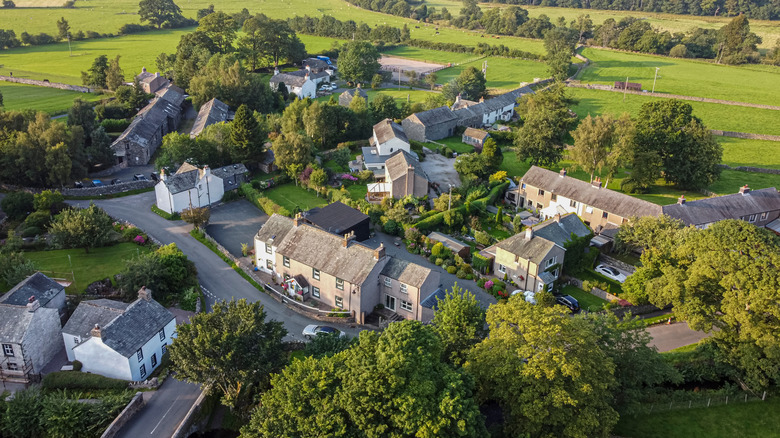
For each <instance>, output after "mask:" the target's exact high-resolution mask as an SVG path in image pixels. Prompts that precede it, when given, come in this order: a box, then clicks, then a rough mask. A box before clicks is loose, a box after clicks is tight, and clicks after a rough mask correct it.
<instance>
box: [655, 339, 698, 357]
mask: <svg viewBox="0 0 780 438" xmlns="http://www.w3.org/2000/svg"><path fill="white" fill-rule="evenodd" d="M700 345H701V341H699V342H696V343H694V344H689V345H683V346H682V347H677V348H675V349H673V350H669V351H664V352H662V353H661V354H667V355H668V354H677V353H690V352H692V351H695V350H696V349H697V348H699V346H700Z"/></svg>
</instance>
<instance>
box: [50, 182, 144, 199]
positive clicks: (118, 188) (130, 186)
mask: <svg viewBox="0 0 780 438" xmlns="http://www.w3.org/2000/svg"><path fill="white" fill-rule="evenodd" d="M155 184H157V183H156V182H155V181H152V180H145V181H127V182H121V183H118V184H113V185H105V186H102V187H84V188H81V189H77V188H71V187H68V188H64V189H60V193H62V195H63V196H94V197H95V198H100V197H101V196H105V195H115V194H117V193H124V192H129V191H130V190H138V189H148V188H151V187H154V186H155Z"/></svg>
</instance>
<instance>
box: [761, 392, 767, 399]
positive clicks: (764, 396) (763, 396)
mask: <svg viewBox="0 0 780 438" xmlns="http://www.w3.org/2000/svg"><path fill="white" fill-rule="evenodd" d="M764 400H766V391H764V395H762V396H761V401H764Z"/></svg>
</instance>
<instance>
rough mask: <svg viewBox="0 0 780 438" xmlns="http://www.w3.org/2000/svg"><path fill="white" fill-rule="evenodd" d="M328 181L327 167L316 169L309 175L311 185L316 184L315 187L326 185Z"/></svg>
mask: <svg viewBox="0 0 780 438" xmlns="http://www.w3.org/2000/svg"><path fill="white" fill-rule="evenodd" d="M327 183H328V174H327V173H326V172H325V169H315V170H314V172H312V173H311V176H310V177H309V185H311V186H314V188H315V189H320V188H322V187H325V185H326V184H327Z"/></svg>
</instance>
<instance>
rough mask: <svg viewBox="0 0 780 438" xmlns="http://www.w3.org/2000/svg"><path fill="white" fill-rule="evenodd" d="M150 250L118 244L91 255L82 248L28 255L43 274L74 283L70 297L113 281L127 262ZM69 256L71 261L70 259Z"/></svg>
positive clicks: (92, 251)
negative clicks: (101, 282) (102, 282)
mask: <svg viewBox="0 0 780 438" xmlns="http://www.w3.org/2000/svg"><path fill="white" fill-rule="evenodd" d="M149 251H150V250H149V247H146V246H138V245H136V244H135V243H129V242H125V243H118V244H116V245H114V246H106V247H103V248H93V249H91V250H90V251H89V253H86V252H84V250H83V249H60V250H55V251H34V252H25V253H24V256H25V257H27V258H28V259H30V260H32V261H33V262H34V263H35V266H36V267H37V268H38V269H39V270H40V271H41V272H43V273H44V274H46V275H48V276H50V277H55V278H64V279H66V280H73V277H74V276H75V277H76V278H75V282H74V283H73V284H71V285H70V286H69V287H68V288H67V289H66V291H67V293H69V294H81V293H83V292H84V290H85V289H86V288H87V286H89V285H90V284H91V283H94V282H95V281H98V280H103V279H104V278H107V277H108V278H111V279H112V281H113V276H114V275H115V274H118V273H119V272H120V271H121V270H122V269H124V267H125V261H126V260H129V259H131V258H134V257H137V256H138V255H139V254H143V253H147V252H149ZM68 256H70V260H69V259H68Z"/></svg>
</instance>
